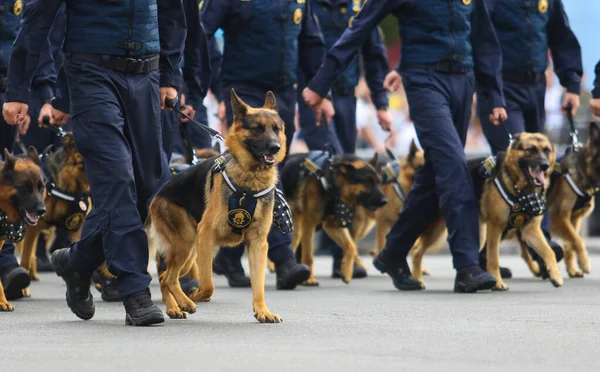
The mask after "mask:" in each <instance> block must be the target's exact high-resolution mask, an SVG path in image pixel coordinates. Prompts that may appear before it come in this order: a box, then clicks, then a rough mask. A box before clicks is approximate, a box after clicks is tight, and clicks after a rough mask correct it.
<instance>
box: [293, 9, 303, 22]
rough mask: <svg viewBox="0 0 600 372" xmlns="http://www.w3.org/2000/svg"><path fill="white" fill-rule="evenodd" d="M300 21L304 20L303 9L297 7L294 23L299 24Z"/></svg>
mask: <svg viewBox="0 0 600 372" xmlns="http://www.w3.org/2000/svg"><path fill="white" fill-rule="evenodd" d="M300 22H302V9H296V11H294V23H295V24H297V25H298V24H300Z"/></svg>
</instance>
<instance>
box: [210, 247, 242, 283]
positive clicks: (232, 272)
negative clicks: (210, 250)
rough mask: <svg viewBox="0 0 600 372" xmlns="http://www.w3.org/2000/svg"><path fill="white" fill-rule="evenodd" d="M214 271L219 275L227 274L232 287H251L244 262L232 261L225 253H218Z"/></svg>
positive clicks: (214, 262)
mask: <svg viewBox="0 0 600 372" xmlns="http://www.w3.org/2000/svg"><path fill="white" fill-rule="evenodd" d="M213 272H214V273H215V274H217V275H225V277H226V278H227V283H229V286H230V287H231V288H248V287H251V284H250V278H248V277H247V276H246V272H245V271H244V268H243V267H242V263H241V262H239V261H238V262H235V263H232V262H231V261H230V260H229V259H228V258H227V257H226V256H224V255H221V254H217V256H216V257H215V259H214V260H213Z"/></svg>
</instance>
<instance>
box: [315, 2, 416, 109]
mask: <svg viewBox="0 0 600 372" xmlns="http://www.w3.org/2000/svg"><path fill="white" fill-rule="evenodd" d="M404 1H405V0H368V1H367V2H366V3H365V4H364V6H363V7H362V9H361V11H360V12H359V13H358V14H357V15H356V17H355V18H354V20H353V21H352V26H351V27H349V28H347V29H346V31H344V33H343V34H342V36H341V37H340V39H339V40H338V41H337V42H336V43H335V45H334V46H333V47H332V48H331V49H330V50H329V52H327V55H326V56H325V60H324V61H323V65H322V66H321V68H320V69H319V71H318V72H317V74H316V75H315V77H314V78H313V79H312V80H311V81H310V82H309V83H308V87H309V88H310V89H311V90H312V91H314V92H316V93H318V94H319V95H321V96H322V97H325V96H326V95H327V92H328V91H329V89H330V87H331V86H332V85H333V83H334V82H335V81H336V79H337V78H338V77H339V76H340V75H341V74H342V73H343V72H344V71H345V70H346V68H348V65H349V64H350V62H352V60H353V59H354V57H356V55H357V53H358V50H359V49H360V47H361V46H362V45H363V44H364V43H365V42H366V41H367V39H368V37H369V35H370V34H371V31H372V30H373V29H375V27H377V25H378V24H379V23H380V22H381V21H382V20H383V18H385V16H387V15H388V14H390V13H391V11H392V9H394V7H396V6H399V5H400V4H401V3H403V2H404ZM307 78H308V77H307Z"/></svg>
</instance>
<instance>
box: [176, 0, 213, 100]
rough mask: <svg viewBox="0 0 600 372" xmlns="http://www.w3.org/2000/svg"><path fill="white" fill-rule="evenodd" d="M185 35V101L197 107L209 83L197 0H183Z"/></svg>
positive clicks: (205, 43) (204, 41)
mask: <svg viewBox="0 0 600 372" xmlns="http://www.w3.org/2000/svg"><path fill="white" fill-rule="evenodd" d="M183 4H184V6H185V19H186V23H187V36H186V39H185V49H184V52H183V58H184V63H183V69H182V70H183V80H184V82H185V85H186V86H187V89H188V95H187V96H186V103H188V104H189V105H190V106H192V107H193V108H194V109H196V110H197V109H198V107H200V105H201V104H202V101H203V100H204V96H205V95H206V91H207V90H208V85H209V84H210V62H209V58H208V45H207V41H206V34H205V32H204V27H203V26H202V24H201V23H200V10H199V8H198V7H199V4H200V2H199V1H198V0H183Z"/></svg>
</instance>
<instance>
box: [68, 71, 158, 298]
mask: <svg viewBox="0 0 600 372" xmlns="http://www.w3.org/2000/svg"><path fill="white" fill-rule="evenodd" d="M65 71H66V73H67V78H68V82H69V87H70V90H71V119H72V121H73V132H74V136H75V142H76V143H77V147H78V150H79V151H80V152H81V154H82V156H83V159H84V164H85V169H86V173H87V177H88V181H89V183H90V187H91V192H92V197H93V199H94V208H93V209H92V211H91V212H90V215H89V216H88V217H87V218H86V220H85V223H84V225H83V232H82V238H81V240H80V241H79V242H77V243H75V244H74V245H73V247H72V249H71V262H72V264H73V266H74V267H75V268H76V269H77V270H78V271H79V272H81V273H82V274H83V275H91V273H92V272H93V271H94V270H95V269H96V268H97V267H98V266H100V264H102V262H104V261H105V260H106V263H107V266H108V269H109V270H110V272H111V273H113V274H115V275H116V276H117V277H118V289H119V294H120V295H121V296H126V295H129V294H131V293H134V292H136V291H140V290H143V289H145V288H147V287H148V285H149V284H150V281H151V278H150V275H149V274H148V271H147V267H148V241H147V237H146V233H145V231H144V227H143V221H144V220H145V218H146V216H147V214H148V204H149V202H150V200H151V198H152V197H153V196H154V194H155V192H156V191H157V189H158V187H159V186H160V184H161V182H165V180H166V179H168V178H169V169H168V165H167V159H166V155H165V153H164V152H163V151H160V149H162V134H161V132H162V127H161V123H160V98H159V94H158V87H159V72H158V71H152V72H150V73H148V74H145V75H126V74H123V73H120V72H116V71H113V70H109V69H106V68H103V67H100V66H98V65H95V64H92V63H88V62H80V61H72V60H67V61H65Z"/></svg>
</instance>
